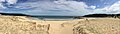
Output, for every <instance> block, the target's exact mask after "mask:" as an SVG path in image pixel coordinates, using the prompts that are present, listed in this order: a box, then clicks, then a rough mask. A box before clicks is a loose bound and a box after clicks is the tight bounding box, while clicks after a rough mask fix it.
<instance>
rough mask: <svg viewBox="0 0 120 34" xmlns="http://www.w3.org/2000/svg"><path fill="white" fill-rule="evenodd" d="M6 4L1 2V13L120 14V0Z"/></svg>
mask: <svg viewBox="0 0 120 34" xmlns="http://www.w3.org/2000/svg"><path fill="white" fill-rule="evenodd" d="M4 2H5V0H2V1H1V0H0V12H6V13H24V14H30V15H57V16H60V15H63V16H83V15H88V14H96V13H99V14H119V13H120V0H57V1H55V0H8V1H6V2H7V3H6V4H4ZM5 5H6V6H5ZM9 7H10V8H9Z"/></svg>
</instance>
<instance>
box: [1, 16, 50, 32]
mask: <svg viewBox="0 0 120 34" xmlns="http://www.w3.org/2000/svg"><path fill="white" fill-rule="evenodd" d="M48 28H49V25H48V24H45V25H43V24H41V22H36V21H34V20H30V19H27V18H26V17H24V16H0V34H48V32H47V31H48Z"/></svg>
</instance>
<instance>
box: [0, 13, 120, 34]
mask: <svg viewBox="0 0 120 34" xmlns="http://www.w3.org/2000/svg"><path fill="white" fill-rule="evenodd" d="M0 34H120V19H117V18H84V19H75V20H64V21H54V20H53V21H46V20H38V19H32V18H29V17H25V16H3V15H0Z"/></svg>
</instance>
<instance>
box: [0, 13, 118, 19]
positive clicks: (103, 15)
mask: <svg viewBox="0 0 120 34" xmlns="http://www.w3.org/2000/svg"><path fill="white" fill-rule="evenodd" d="M0 14H1V15H10V16H29V17H42V18H44V17H45V18H47V17H49V18H56V17H57V18H64V17H65V18H67V17H68V18H75V19H81V18H83V17H114V18H120V14H89V15H85V16H34V15H27V14H21V13H0Z"/></svg>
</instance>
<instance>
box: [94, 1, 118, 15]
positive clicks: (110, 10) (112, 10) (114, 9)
mask: <svg viewBox="0 0 120 34" xmlns="http://www.w3.org/2000/svg"><path fill="white" fill-rule="evenodd" d="M98 11H99V12H98ZM94 12H95V13H106V14H118V13H120V1H118V2H116V3H114V4H113V5H111V6H107V7H105V8H101V9H95V10H94Z"/></svg>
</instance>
